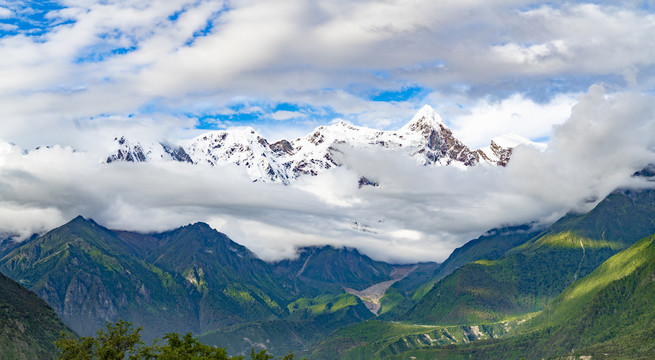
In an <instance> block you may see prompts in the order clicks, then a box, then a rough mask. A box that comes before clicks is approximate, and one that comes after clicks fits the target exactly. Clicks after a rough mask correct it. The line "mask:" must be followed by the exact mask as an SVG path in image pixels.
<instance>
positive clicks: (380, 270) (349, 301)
mask: <svg viewBox="0 0 655 360" xmlns="http://www.w3.org/2000/svg"><path fill="white" fill-rule="evenodd" d="M642 176H648V175H642ZM653 234H655V190H641V191H628V190H624V191H616V192H614V193H612V194H610V195H609V196H607V198H605V199H603V200H602V201H600V202H599V203H598V205H597V206H596V207H595V208H594V209H592V210H591V211H589V212H588V213H585V214H570V215H567V216H565V217H563V218H562V219H560V220H559V221H557V222H556V223H554V224H552V225H551V226H550V227H548V228H546V229H541V230H538V231H535V230H534V229H533V228H532V227H530V226H528V225H525V226H518V227H508V228H501V229H494V230H492V231H489V232H487V233H486V234H484V235H483V236H481V237H479V238H477V239H475V240H472V241H470V242H469V243H467V244H466V245H464V246H462V247H461V248H459V249H456V250H455V251H454V252H453V253H452V254H451V256H450V257H449V258H448V259H447V260H446V261H445V262H444V263H443V264H441V265H440V266H439V265H437V264H435V263H421V264H414V265H404V266H397V265H392V264H388V263H384V262H380V261H375V260H372V259H370V258H369V257H367V256H365V255H363V254H361V253H359V252H358V251H357V250H355V249H349V248H341V249H337V248H333V247H330V246H324V247H308V248H303V249H300V250H299V257H298V258H297V259H293V260H285V261H280V262H276V263H266V262H264V261H262V260H260V259H259V258H257V257H256V256H255V255H254V254H253V253H252V252H251V251H249V250H248V249H247V248H245V247H244V246H241V245H239V244H237V243H235V242H233V241H232V240H230V239H229V238H228V237H227V236H225V235H224V234H221V233H219V232H217V231H216V230H214V229H211V228H210V227H209V226H208V225H206V224H204V223H196V224H192V225H188V226H184V227H181V228H179V229H175V230H172V231H168V232H164V233H156V234H139V233H134V232H128V231H116V230H110V229H107V228H104V227H102V226H100V225H98V224H97V223H95V222H94V221H93V220H90V219H84V218H82V217H77V218H75V219H73V220H72V221H71V222H69V223H68V224H65V225H63V226H61V227H59V228H57V229H54V230H52V231H50V232H48V233H46V234H45V235H43V236H40V237H33V238H32V239H30V240H27V241H25V242H24V243H21V244H8V243H5V244H4V245H3V248H2V249H1V252H0V253H1V254H3V256H2V258H1V259H0V271H2V273H4V274H6V275H7V276H9V277H11V278H13V279H14V280H16V281H17V282H19V283H20V284H22V285H23V286H25V287H27V288H28V289H30V290H32V291H34V293H36V295H38V296H39V297H40V298H41V299H43V300H44V301H45V303H47V304H48V305H49V306H50V307H52V309H54V312H53V311H52V309H50V308H49V307H48V306H47V305H46V304H45V303H44V302H43V301H41V300H39V299H38V298H37V297H36V296H34V294H32V293H30V292H28V291H27V290H25V289H23V288H22V287H20V285H18V284H17V283H15V282H13V281H11V280H9V279H7V278H4V277H0V286H2V294H3V296H4V297H3V298H2V299H0V300H1V301H4V302H0V311H2V312H3V314H5V315H3V317H2V318H0V321H2V322H1V323H0V324H1V325H2V326H3V327H2V329H4V330H3V334H4V335H3V336H0V345H2V344H4V345H2V347H3V349H10V350H7V351H11V354H25V355H24V356H23V355H16V357H21V356H23V357H25V358H48V355H45V354H48V353H50V354H51V353H52V347H51V344H52V340H53V339H54V338H56V334H57V333H58V332H59V331H60V330H63V331H69V330H67V327H66V326H65V325H63V324H62V323H61V322H60V321H59V320H58V319H57V317H56V315H55V312H56V314H58V315H59V316H60V317H61V319H63V322H64V323H65V324H66V325H67V326H68V327H70V329H72V330H74V331H75V332H77V333H78V334H80V335H84V336H90V335H94V333H95V331H96V330H97V329H100V328H103V327H104V326H105V323H106V321H110V322H115V321H117V320H120V319H122V320H126V321H130V322H132V323H134V324H135V325H137V326H143V328H144V333H143V335H144V339H145V340H146V341H151V340H152V339H153V338H156V337H161V336H163V334H164V333H165V332H177V333H180V334H184V333H186V332H192V333H193V334H195V335H196V336H199V340H200V341H202V342H203V343H205V344H209V345H215V346H219V347H226V348H227V350H228V352H229V353H234V354H236V353H245V352H248V351H250V349H252V348H253V347H254V348H256V349H266V350H268V351H269V352H270V353H272V354H274V355H276V356H282V355H285V354H286V353H287V352H288V351H289V350H291V351H293V352H294V353H296V354H297V355H300V356H301V357H302V356H307V357H308V358H310V359H319V360H320V359H407V358H412V357H415V358H416V359H433V358H445V359H451V358H452V359H469V358H477V359H512V358H515V359H520V358H523V357H525V358H528V359H541V358H552V357H555V358H556V357H558V356H561V357H566V356H570V355H574V356H576V358H577V356H593V358H595V357H596V356H599V357H600V354H608V355H607V356H608V358H653V357H655V343H654V342H652V341H651V339H652V335H653V334H655V325H653V324H655V310H654V309H655V298H654V297H653V296H651V295H652V294H653V293H655V289H654V288H653V286H655V285H653V284H654V283H655V244H653V242H654V240H655V237H654V236H651V235H653ZM17 299H20V300H17ZM376 315H377V316H376ZM33 324H39V325H38V326H36V327H35V325H33ZM35 329H39V331H38V332H35ZM44 329H45V331H43V330H44ZM2 341H4V342H2ZM603 356H605V355H603Z"/></svg>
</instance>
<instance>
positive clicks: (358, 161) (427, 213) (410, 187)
mask: <svg viewBox="0 0 655 360" xmlns="http://www.w3.org/2000/svg"><path fill="white" fill-rule="evenodd" d="M570 113H571V115H570V117H569V118H568V119H567V120H566V121H565V122H564V123H562V124H561V125H558V126H556V128H555V129H554V130H553V136H552V138H551V139H550V142H549V144H548V148H547V149H546V150H545V151H543V152H541V151H538V150H535V149H532V148H528V147H518V148H516V149H515V152H514V155H513V158H512V160H511V161H510V163H509V164H508V166H507V168H500V167H491V166H477V167H473V168H468V169H465V170H462V169H457V168H454V167H425V166H420V165H418V164H416V163H415V162H414V161H411V160H410V161H408V160H407V158H402V157H400V156H399V155H398V154H395V153H393V152H382V153H380V152H377V153H374V152H370V151H368V150H353V149H350V150H348V149H344V151H346V152H348V153H347V159H348V162H347V163H346V164H345V165H344V166H343V167H341V168H335V169H333V170H332V171H328V172H325V173H324V174H322V175H320V176H316V177H304V178H301V179H300V181H298V182H296V183H294V184H292V185H290V186H283V185H279V184H265V183H252V182H251V181H250V180H249V179H248V178H247V176H246V174H245V172H244V170H243V169H241V168H237V167H220V168H219V167H217V168H212V167H209V166H200V165H190V164H182V163H172V162H170V163H169V162H153V163H136V164H135V163H112V164H104V163H101V162H100V161H99V160H100V159H99V158H98V156H97V155H96V154H94V153H93V152H84V151H75V150H74V149H73V148H70V147H61V146H54V147H50V148H47V147H43V148H40V149H37V150H33V151H29V152H24V151H23V149H21V148H19V147H18V146H16V145H11V144H8V143H4V144H2V145H1V146H0V200H1V201H0V230H1V231H2V232H3V233H4V234H13V235H18V236H19V237H20V236H22V237H27V236H29V235H30V234H32V233H34V232H42V231H45V230H48V229H50V228H52V227H54V226H57V225H60V224H63V223H64V222H66V221H68V220H70V219H71V218H73V217H74V216H76V215H78V214H82V215H84V216H86V217H92V218H94V219H95V220H96V221H98V222H99V223H100V224H103V225H105V226H107V227H110V228H118V229H126V230H136V231H143V232H150V231H163V230H167V229H171V228H174V227H177V226H180V225H184V224H187V223H190V222H195V221H206V222H208V223H209V224H210V225H212V226H214V227H215V228H217V229H218V230H219V231H222V232H225V233H227V234H228V235H229V236H230V237H232V238H233V239H234V240H235V241H237V242H239V243H242V244H244V245H246V246H248V247H249V248H251V249H252V250H253V251H255V252H256V253H257V254H258V255H259V256H261V257H262V258H264V259H267V260H272V259H279V258H283V257H290V256H293V255H294V251H295V248H296V247H298V246H306V245H313V244H326V243H328V244H334V245H347V246H353V247H357V248H359V249H361V250H362V251H363V252H365V253H366V254H369V255H370V256H372V257H374V258H377V259H383V260H388V261H394V262H414V261H442V260H444V259H445V258H446V257H447V256H448V255H449V253H450V252H451V251H452V250H453V249H454V248H455V247H457V246H460V245H462V244H463V243H464V242H466V241H468V240H470V239H472V238H475V237H477V236H478V235H480V234H481V233H482V232H484V231H486V230H488V229H491V228H493V227H496V226H501V225H511V224H523V223H526V222H537V223H542V224H547V223H549V222H552V221H554V220H556V219H557V218H558V217H560V216H562V215H563V214H564V213H566V212H567V211H570V210H579V211H583V210H586V209H589V207H591V206H593V204H594V201H597V200H598V199H601V198H602V197H604V196H605V195H607V194H608V193H609V192H611V191H612V190H614V189H615V188H616V187H619V186H648V184H644V183H642V180H638V179H634V178H631V176H630V175H631V174H632V173H634V172H635V171H636V170H639V169H641V168H643V167H644V166H645V165H647V164H649V163H653V162H655V98H654V97H653V96H651V95H643V94H638V93H634V92H624V93H612V94H607V93H606V90H605V88H604V87H602V86H592V87H591V88H590V89H589V90H588V91H587V92H586V93H585V94H584V95H582V96H581V97H580V98H579V99H578V101H577V103H576V104H575V106H573V108H572V109H571V110H570ZM362 175H365V176H367V177H369V178H371V179H375V180H376V181H378V182H379V183H380V185H381V186H380V187H363V188H361V189H360V188H358V186H357V180H358V179H359V177H360V176H362Z"/></svg>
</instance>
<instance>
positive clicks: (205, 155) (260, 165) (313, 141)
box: [106, 105, 539, 184]
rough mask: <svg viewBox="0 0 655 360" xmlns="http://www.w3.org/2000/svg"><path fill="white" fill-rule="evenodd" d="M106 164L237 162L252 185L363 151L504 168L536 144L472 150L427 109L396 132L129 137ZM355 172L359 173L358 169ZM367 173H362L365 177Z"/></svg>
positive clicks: (325, 128)
mask: <svg viewBox="0 0 655 360" xmlns="http://www.w3.org/2000/svg"><path fill="white" fill-rule="evenodd" d="M114 143H115V145H114V146H115V150H113V152H112V153H111V154H110V155H109V156H108V157H107V159H106V162H107V163H112V162H116V161H128V162H146V161H180V162H188V163H193V164H205V165H209V166H224V165H228V164H233V165H236V166H239V167H243V168H245V171H246V172H247V174H248V176H249V177H250V179H251V180H252V181H263V182H274V183H282V184H290V183H292V182H294V181H295V180H296V179H298V178H299V177H301V176H305V175H310V176H315V175H318V174H320V173H322V172H324V171H326V170H328V169H331V168H334V167H340V166H344V165H345V166H348V165H349V164H348V155H347V153H344V151H345V152H349V151H358V150H359V149H370V148H373V149H376V150H379V151H394V152H402V153H404V154H405V155H406V157H407V158H410V159H413V161H416V162H418V163H420V164H422V165H425V166H459V167H469V166H476V165H480V164H487V165H496V166H506V165H507V163H508V162H509V159H510V158H511V154H512V149H513V148H514V147H515V146H518V145H520V144H525V145H529V146H534V147H537V148H539V146H538V145H536V144H535V143H532V142H531V141H530V140H528V139H525V138H522V137H520V136H518V135H508V136H505V137H499V138H495V139H494V140H492V141H491V143H490V146H487V147H485V148H482V149H477V150H472V149H471V148H469V147H468V146H467V145H466V144H464V143H463V142H462V141H460V140H459V139H457V138H456V137H455V136H454V135H453V133H452V131H451V130H450V129H449V128H448V127H447V126H446V124H445V123H444V122H443V120H442V119H441V117H440V116H439V115H438V114H437V113H436V112H435V111H434V109H433V108H432V107H430V106H429V105H425V106H424V107H423V108H421V109H420V110H419V111H418V112H417V113H416V115H414V117H413V118H412V119H411V120H410V121H409V122H408V123H407V124H405V125H404V126H402V127H401V128H400V129H398V130H392V131H382V130H376V129H371V128H365V127H360V126H355V125H352V124H350V123H347V122H345V121H343V120H342V121H339V122H337V123H335V124H333V125H322V126H319V127H317V128H316V129H314V130H313V131H312V132H310V133H309V134H307V135H306V136H303V137H299V138H297V139H295V140H279V141H277V142H274V143H270V142H269V141H268V140H267V139H266V138H264V137H263V136H262V135H261V134H259V133H258V132H257V131H256V130H255V129H253V128H252V127H236V128H230V129H228V130H214V131H209V132H206V133H204V134H201V135H199V136H197V137H195V138H194V139H191V140H189V141H187V144H186V145H183V146H175V145H170V144H169V143H168V142H162V143H149V144H142V143H140V142H139V141H131V140H127V139H126V138H125V137H120V138H116V139H115V140H114ZM355 170H357V169H355ZM366 175H367V174H361V176H362V178H363V179H365V178H366Z"/></svg>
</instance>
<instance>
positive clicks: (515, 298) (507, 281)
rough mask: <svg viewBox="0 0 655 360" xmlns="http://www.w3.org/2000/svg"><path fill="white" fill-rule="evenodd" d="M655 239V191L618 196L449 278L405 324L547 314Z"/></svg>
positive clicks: (442, 322) (417, 308)
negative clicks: (573, 288) (577, 286)
mask: <svg viewBox="0 0 655 360" xmlns="http://www.w3.org/2000/svg"><path fill="white" fill-rule="evenodd" d="M654 232H655V191H652V190H644V191H641V192H632V191H630V192H628V191H624V192H615V193H613V194H611V195H609V196H608V197H607V198H606V199H604V200H603V201H601V202H600V203H599V204H598V205H597V206H596V207H595V208H594V209H593V210H591V211H590V212H589V213H586V214H583V215H569V216H566V217H564V218H562V219H561V220H559V221H558V222H556V223H555V224H553V225H552V226H551V227H550V228H549V229H548V230H546V231H545V232H544V233H542V235H540V236H539V237H536V238H534V239H533V240H530V241H529V242H526V243H524V244H522V245H520V246H518V247H515V248H513V249H511V250H509V251H508V252H507V253H506V255H505V256H504V257H502V258H500V259H498V260H494V261H486V260H480V261H476V262H474V263H471V264H468V265H465V266H463V267H461V268H460V269H458V270H457V271H455V272H454V273H452V274H451V275H449V276H447V277H445V278H444V279H442V280H441V281H439V282H438V283H436V284H435V285H434V287H433V288H432V289H431V290H430V291H429V292H428V293H427V294H426V295H425V296H424V297H423V298H422V299H421V301H420V302H419V303H418V304H417V305H416V306H415V307H414V308H412V309H411V310H410V311H408V312H407V314H405V316H400V317H398V319H399V320H406V321H414V322H419V323H429V324H441V325H456V324H459V325H461V324H476V323H484V322H493V321H499V320H501V319H503V318H505V317H508V316H514V315H517V314H523V313H529V312H534V311H539V310H542V309H543V308H544V307H545V305H546V304H547V303H548V301H549V300H551V299H553V298H554V297H556V296H557V295H559V293H560V292H561V291H562V290H564V288H566V286H568V285H570V284H571V283H572V282H573V281H575V280H576V279H578V278H580V277H583V276H585V275H587V274H589V273H590V272H591V271H593V270H594V269H595V268H596V267H598V266H599V265H600V264H601V263H602V262H603V261H605V260H606V259H608V258H609V257H610V256H612V255H614V254H616V253H617V252H618V251H620V250H622V249H625V248H627V247H628V246H630V245H631V244H632V243H634V242H635V241H637V240H638V239H640V238H642V237H644V236H647V235H650V234H652V233H654Z"/></svg>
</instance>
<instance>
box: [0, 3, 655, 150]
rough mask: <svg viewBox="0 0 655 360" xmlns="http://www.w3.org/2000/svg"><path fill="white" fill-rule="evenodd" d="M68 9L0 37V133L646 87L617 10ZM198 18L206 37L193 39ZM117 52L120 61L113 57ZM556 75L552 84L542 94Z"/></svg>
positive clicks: (648, 69) (384, 115)
mask: <svg viewBox="0 0 655 360" xmlns="http://www.w3.org/2000/svg"><path fill="white" fill-rule="evenodd" d="M3 5H4V6H11V2H6V3H3ZM66 5H68V7H67V8H65V9H62V10H57V11H53V12H51V13H50V14H49V15H48V18H50V19H52V20H53V21H55V22H57V21H59V22H61V21H64V20H70V21H72V23H70V24H66V25H60V26H54V27H52V28H50V29H49V31H48V32H47V33H46V34H45V35H43V36H41V37H38V38H34V37H29V36H24V35H22V34H19V35H16V36H5V37H3V38H1V39H0V52H2V53H3V54H5V56H3V57H2V59H0V78H2V79H3V81H2V82H0V116H2V118H3V119H12V122H14V123H15V124H13V125H12V126H7V127H3V129H1V130H0V138H4V139H7V140H9V141H14V142H16V143H21V144H22V143H23V139H29V137H30V136H32V134H31V132H30V131H29V129H30V128H32V127H34V126H35V124H36V125H37V127H39V128H41V129H47V130H45V131H46V132H47V133H49V134H51V137H56V136H57V135H59V134H62V133H63V132H62V131H57V129H59V128H60V127H61V121H66V122H70V121H75V120H80V119H82V120H83V119H88V118H97V117H99V116H101V115H124V114H134V113H140V112H143V111H147V112H148V113H154V114H156V115H161V114H168V113H170V112H175V113H186V112H188V111H191V112H192V111H193V110H194V109H196V108H197V107H198V106H199V105H201V104H205V105H206V104H210V106H208V108H209V109H210V111H211V110H212V109H216V108H218V109H220V108H223V107H224V106H225V105H226V104H229V103H230V102H232V101H233V99H235V98H238V97H240V96H241V97H245V98H250V99H255V100H257V101H259V102H267V101H271V102H276V101H279V102H293V101H297V102H302V101H304V102H303V104H308V105H310V106H324V107H329V108H332V109H334V111H335V112H338V113H341V114H342V115H343V116H344V117H346V118H348V119H349V120H350V121H353V122H355V123H357V124H361V125H369V126H370V125H377V126H382V127H385V128H393V127H395V126H400V125H401V123H400V121H402V119H406V118H408V117H409V116H411V112H412V110H413V109H416V108H418V107H420V106H421V105H422V104H418V103H416V101H420V100H418V99H410V101H408V102H405V101H400V102H397V103H388V102H382V103H381V102H374V101H370V100H369V99H367V97H366V95H363V94H369V93H370V91H371V90H374V89H378V88H384V89H394V88H402V87H403V86H405V85H407V84H418V85H420V86H422V87H424V88H427V89H432V90H435V91H436V92H441V93H447V92H448V91H452V89H454V88H458V87H459V88H461V89H465V90H463V92H462V94H461V95H462V96H463V97H465V98H468V99H466V100H467V101H468V102H469V103H473V102H475V101H477V100H478V99H479V98H485V97H488V96H493V97H494V98H498V97H500V98H506V99H508V100H507V101H511V99H512V98H511V96H512V94H516V93H518V94H525V93H530V91H531V90H532V89H533V88H534V87H546V88H550V87H553V86H560V87H562V88H554V89H553V91H554V93H555V95H556V94H557V93H560V92H561V93H576V92H579V91H581V90H582V89H583V88H584V87H586V86H588V85H589V84H590V83H593V82H598V81H599V80H600V81H604V80H608V79H609V80H611V81H613V84H611V86H622V85H621V79H623V78H625V79H626V83H627V84H628V85H629V86H631V87H633V88H637V89H639V88H647V87H648V86H651V85H652V83H653V79H654V78H655V77H654V76H653V75H655V74H654V73H653V71H652V69H653V68H654V67H653V65H654V64H653V61H654V60H653V59H655V53H654V51H655V50H653V49H655V46H651V45H652V42H653V40H652V39H653V38H655V37H653V34H654V33H655V17H654V16H653V15H652V14H651V13H648V12H646V11H643V10H642V9H639V8H638V7H636V6H634V4H628V3H626V4H624V5H623V7H621V6H620V5H619V4H615V3H609V2H608V3H598V4H588V3H570V2H565V3H562V4H555V5H553V4H551V3H541V2H535V1H527V0H526V1H519V0H516V1H505V0H503V1H479V0H476V1H473V0H471V1H459V2H448V3H444V2H434V1H413V2H378V1H366V0H361V1H337V2H329V3H315V2H311V1H305V0H293V1H287V2H284V4H279V3H275V4H273V3H270V2H265V1H232V2H229V3H224V2H220V1H209V0H206V1H189V0H175V1H167V2H165V3H162V2H156V1H152V0H150V1H121V2H111V3H107V2H98V1H92V0H86V1H76V2H69V3H67V4H66ZM524 9H530V10H524ZM175 16H176V17H175ZM208 23H209V24H212V25H213V27H212V28H211V29H210V30H209V32H208V33H207V34H206V35H203V36H195V35H194V34H197V33H198V32H199V31H202V30H203V29H205V28H206V27H207V25H208ZM598 24H603V26H598ZM117 48H129V49H130V51H128V52H127V53H126V54H122V55H121V54H114V55H112V54H111V51H112V50H114V49H117ZM87 57H88V58H89V59H90V60H89V59H87ZM101 57H102V58H101ZM85 59H86V60H85ZM94 59H95V60H94ZM79 60H82V61H79ZM379 72H383V73H384V74H386V75H385V76H378V75H377V74H378V73H379ZM553 78H555V79H561V81H560V82H559V84H561V85H548V81H549V79H553ZM460 85H461V87H460ZM581 86H582V87H581ZM571 88H573V89H571ZM467 89H468V90H467ZM499 93H502V94H500V95H499ZM503 94H504V95H503ZM432 105H434V106H435V107H436V108H439V107H443V106H447V105H448V104H440V103H433V104H432ZM203 106H204V105H203ZM280 115H283V114H282V113H280V114H278V116H280ZM446 119H448V118H447V117H446ZM27 123H29V124H30V125H29V126H25V125H23V124H27ZM25 142H26V143H29V141H27V140H26V141H25ZM32 142H34V141H32ZM52 142H58V141H56V140H53V141H52Z"/></svg>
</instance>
